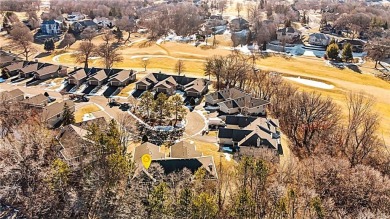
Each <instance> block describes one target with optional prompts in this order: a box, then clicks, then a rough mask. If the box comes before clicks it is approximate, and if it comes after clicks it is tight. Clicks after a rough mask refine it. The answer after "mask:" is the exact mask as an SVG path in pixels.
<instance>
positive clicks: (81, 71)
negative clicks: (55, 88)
mask: <svg viewBox="0 0 390 219" xmlns="http://www.w3.org/2000/svg"><path fill="white" fill-rule="evenodd" d="M88 72H89V69H85V68H78V69H75V70H74V71H72V72H70V73H69V76H68V84H73V85H76V86H80V85H81V84H83V83H84V82H85V81H86V80H87V78H88Z"/></svg>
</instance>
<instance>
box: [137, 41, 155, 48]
mask: <svg viewBox="0 0 390 219" xmlns="http://www.w3.org/2000/svg"><path fill="white" fill-rule="evenodd" d="M152 45H153V41H152V40H148V41H145V42H142V43H140V44H139V46H138V47H139V48H146V47H150V46H152Z"/></svg>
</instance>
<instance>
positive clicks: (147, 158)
mask: <svg viewBox="0 0 390 219" xmlns="http://www.w3.org/2000/svg"><path fill="white" fill-rule="evenodd" d="M141 160H142V164H143V165H144V167H145V168H146V169H148V168H149V166H150V163H152V157H151V156H150V155H149V154H144V155H142V158H141Z"/></svg>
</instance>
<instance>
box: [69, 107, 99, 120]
mask: <svg viewBox="0 0 390 219" xmlns="http://www.w3.org/2000/svg"><path fill="white" fill-rule="evenodd" d="M98 111H100V108H99V107H97V106H96V105H95V104H88V105H86V106H82V107H80V108H79V109H77V110H76V112H75V114H74V117H75V120H76V122H82V121H83V116H84V115H85V114H87V113H93V112H98Z"/></svg>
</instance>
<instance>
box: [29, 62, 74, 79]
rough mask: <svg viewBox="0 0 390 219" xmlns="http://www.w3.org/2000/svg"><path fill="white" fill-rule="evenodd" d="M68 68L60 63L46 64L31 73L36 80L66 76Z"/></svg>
mask: <svg viewBox="0 0 390 219" xmlns="http://www.w3.org/2000/svg"><path fill="white" fill-rule="evenodd" d="M67 73H68V70H67V68H66V67H63V66H61V65H47V66H44V67H42V68H40V69H39V70H37V71H35V72H34V73H33V75H34V79H36V80H46V79H49V78H56V77H62V76H66V75H67Z"/></svg>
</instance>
